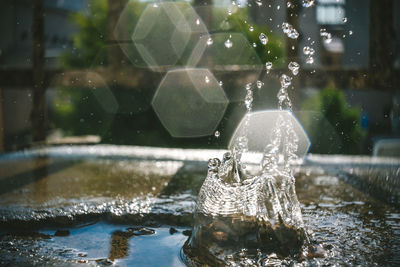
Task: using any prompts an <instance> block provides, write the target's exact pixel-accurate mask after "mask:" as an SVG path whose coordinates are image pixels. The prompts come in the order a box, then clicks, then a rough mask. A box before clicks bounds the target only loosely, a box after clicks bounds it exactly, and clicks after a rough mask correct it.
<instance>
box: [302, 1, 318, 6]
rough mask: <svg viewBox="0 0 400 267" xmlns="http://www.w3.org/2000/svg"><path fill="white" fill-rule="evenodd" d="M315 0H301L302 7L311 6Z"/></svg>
mask: <svg viewBox="0 0 400 267" xmlns="http://www.w3.org/2000/svg"><path fill="white" fill-rule="evenodd" d="M314 2H315V0H302V3H303V7H311V6H313V5H314Z"/></svg>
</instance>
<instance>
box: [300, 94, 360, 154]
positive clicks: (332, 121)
mask: <svg viewBox="0 0 400 267" xmlns="http://www.w3.org/2000/svg"><path fill="white" fill-rule="evenodd" d="M302 110H307V111H309V112H303V113H302V116H301V122H302V123H303V125H304V127H305V130H306V131H307V133H308V134H309V137H310V139H311V142H312V147H311V152H312V153H329V154H338V153H340V154H358V153H360V152H361V147H362V144H363V141H364V137H365V133H364V131H363V130H362V129H361V126H360V118H361V111H360V110H359V109H358V108H350V107H349V106H348V104H347V102H346V99H345V96H344V94H343V92H342V91H340V90H337V89H331V88H325V89H323V90H322V91H320V92H319V93H318V94H317V95H316V96H315V97H313V98H311V99H309V100H307V101H305V102H304V103H303V106H302Z"/></svg>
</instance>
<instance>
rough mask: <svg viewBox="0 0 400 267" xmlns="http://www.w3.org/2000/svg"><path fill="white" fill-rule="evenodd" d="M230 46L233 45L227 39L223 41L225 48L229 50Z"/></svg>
mask: <svg viewBox="0 0 400 267" xmlns="http://www.w3.org/2000/svg"><path fill="white" fill-rule="evenodd" d="M232 45H233V44H232V41H231V39H228V40H226V41H225V47H226V48H231V47H232Z"/></svg>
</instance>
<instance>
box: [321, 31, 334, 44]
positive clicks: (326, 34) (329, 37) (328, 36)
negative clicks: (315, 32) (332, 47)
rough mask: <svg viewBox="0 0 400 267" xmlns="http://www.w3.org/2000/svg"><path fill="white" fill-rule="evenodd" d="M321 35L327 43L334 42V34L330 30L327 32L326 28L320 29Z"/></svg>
mask: <svg viewBox="0 0 400 267" xmlns="http://www.w3.org/2000/svg"><path fill="white" fill-rule="evenodd" d="M320 35H321V37H322V40H323V41H324V42H325V43H327V44H329V43H331V42H332V34H331V33H329V32H327V31H326V29H321V30H320Z"/></svg>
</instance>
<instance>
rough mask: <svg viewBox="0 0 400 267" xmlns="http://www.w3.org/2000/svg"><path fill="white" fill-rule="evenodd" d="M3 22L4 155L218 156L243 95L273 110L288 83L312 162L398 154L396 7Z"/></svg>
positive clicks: (191, 11)
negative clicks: (154, 150)
mask: <svg viewBox="0 0 400 267" xmlns="http://www.w3.org/2000/svg"><path fill="white" fill-rule="evenodd" d="M0 20H1V23H0V36H1V38H0V152H5V151H13V150H19V149H23V148H27V147H30V146H33V145H42V144H48V145H58V144H87V143H107V144H124V145H143V146H160V147H191V148H226V147H227V144H228V143H229V140H230V137H231V135H232V133H233V131H234V129H235V128H236V126H237V125H238V123H239V122H240V119H241V118H242V117H243V115H244V114H245V112H246V107H245V103H244V98H245V95H246V89H245V87H246V85H247V84H249V83H251V84H252V85H251V86H252V87H253V94H254V104H253V110H265V109H275V108H277V98H276V95H277V92H278V90H279V88H280V82H279V76H280V75H281V74H285V73H286V74H288V75H289V74H290V75H291V76H292V78H293V79H292V85H291V88H292V89H293V90H292V89H290V90H289V94H290V96H291V98H292V101H293V113H294V114H295V116H296V117H297V119H298V120H299V121H300V122H301V124H302V125H303V127H304V129H305V130H306V132H307V133H308V135H309V137H310V139H311V142H312V146H311V150H310V152H311V153H322V154H369V155H371V154H375V155H386V156H396V155H397V156H399V154H400V144H399V143H400V141H399V140H400V37H399V36H400V2H399V1H395V0H363V1H361V0H316V1H315V3H314V5H313V6H311V7H308V8H307V7H304V6H303V5H302V4H301V1H297V0H291V1H286V0H249V1H246V0H241V1H236V2H235V1H234V2H231V1H229V0H214V1H212V0H194V1H193V2H189V1H186V2H162V1H161V2H149V1H145V0H130V1H128V0H2V1H1V2H0ZM283 22H288V23H290V24H291V25H293V27H294V28H295V29H296V30H297V31H298V33H299V37H298V38H297V39H291V38H288V36H287V35H286V34H284V33H283V31H282V23H283ZM261 33H264V34H265V35H266V36H267V38H268V41H267V43H266V45H265V44H263V42H262V41H260V38H259V36H260V34H261ZM305 47H309V48H312V49H313V50H314V51H315V52H314V54H313V53H311V55H310V54H309V53H308V54H307V52H306V53H305V49H304V48H305ZM310 57H311V59H310ZM289 62H297V63H299V64H300V70H299V73H298V75H293V74H292V73H291V72H290V71H289V70H288V64H289ZM266 63H268V64H269V63H271V64H272V68H271V69H270V70H269V69H267V68H266ZM268 64H267V65H268ZM268 66H269V65H268ZM194 68H196V69H194ZM197 69H201V70H200V71H198V70H197ZM199 73H201V75H200V74H199ZM204 81H205V84H207V86H208V87H207V88H208V89H207V88H206V87H204V86H202V82H204ZM204 88H206V89H204ZM265 127H269V126H268V125H266V126H265ZM192 129H195V130H193V131H192Z"/></svg>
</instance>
